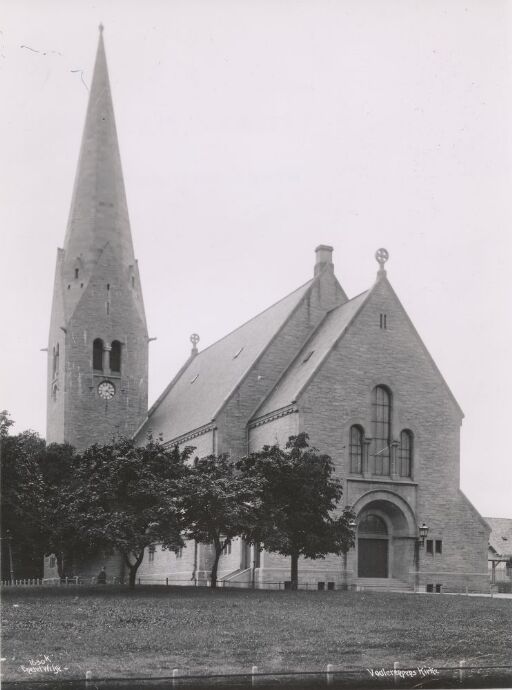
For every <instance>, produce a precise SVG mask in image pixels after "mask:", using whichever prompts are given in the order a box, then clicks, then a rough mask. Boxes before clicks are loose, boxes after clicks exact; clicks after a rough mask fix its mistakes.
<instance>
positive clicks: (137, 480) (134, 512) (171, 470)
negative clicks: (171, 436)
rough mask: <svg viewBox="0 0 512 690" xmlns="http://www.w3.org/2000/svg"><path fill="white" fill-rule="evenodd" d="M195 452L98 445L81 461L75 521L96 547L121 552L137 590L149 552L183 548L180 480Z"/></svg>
mask: <svg viewBox="0 0 512 690" xmlns="http://www.w3.org/2000/svg"><path fill="white" fill-rule="evenodd" d="M191 452H192V448H186V449H185V450H183V451H179V450H178V448H177V447H175V448H173V449H168V448H165V447H164V446H163V445H162V444H161V443H160V442H157V441H153V440H152V439H150V440H149V441H148V443H147V445H146V446H143V447H137V446H135V443H134V442H133V441H132V440H130V439H120V440H118V441H115V442H113V443H112V444H110V445H103V446H100V445H93V446H91V447H90V448H88V449H87V450H85V451H84V453H83V454H82V455H80V456H77V460H76V462H75V467H74V478H73V488H72V491H71V495H70V497H69V516H70V519H71V520H72V521H73V523H74V524H75V526H76V529H77V530H78V533H79V534H80V537H81V538H82V539H84V540H86V541H87V543H88V544H89V546H90V547H91V548H95V549H98V548H103V549H106V550H110V551H114V550H116V551H118V552H119V553H120V554H121V556H122V558H123V560H124V563H125V565H126V566H127V568H128V571H129V585H130V587H131V588H133V587H134V586H135V580H136V575H137V570H138V568H139V566H140V564H141V563H142V560H143V558H144V550H145V548H146V547H148V546H151V545H152V544H155V543H159V544H162V546H163V547H164V548H170V549H177V548H179V547H180V546H183V539H182V537H181V529H182V512H181V511H180V509H179V505H178V502H179V501H178V499H179V497H180V488H179V487H180V480H182V479H183V477H184V476H185V475H186V473H187V471H188V468H187V466H186V461H187V459H188V457H189V456H190V453H191Z"/></svg>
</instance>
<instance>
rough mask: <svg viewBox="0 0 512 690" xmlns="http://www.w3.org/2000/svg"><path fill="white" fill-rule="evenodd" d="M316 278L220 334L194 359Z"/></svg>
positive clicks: (312, 281)
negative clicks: (227, 331)
mask: <svg viewBox="0 0 512 690" xmlns="http://www.w3.org/2000/svg"><path fill="white" fill-rule="evenodd" d="M316 279H317V276H316V277H315V278H311V279H310V280H307V281H306V282H305V283H303V284H302V285H299V287H298V288H296V289H295V290H292V291H291V292H289V293H288V294H287V295H285V296H284V297H281V299H279V300H277V302H274V303H273V304H271V305H270V306H269V307H267V308H266V309H262V311H260V312H258V313H257V314H255V315H254V316H252V317H251V318H250V319H247V321H244V322H243V323H241V324H240V325H239V326H237V327H236V328H233V330H232V331H229V333H226V334H225V335H223V336H222V337H221V338H219V339H218V340H214V341H213V343H210V344H209V345H208V347H205V348H204V350H200V351H199V352H198V353H197V355H196V356H195V357H194V359H197V358H198V357H200V356H201V355H202V354H203V352H206V351H207V350H209V349H210V348H211V347H213V346H214V345H217V343H220V342H222V341H223V340H225V339H226V338H228V337H229V336H230V335H233V333H236V332H237V331H239V330H240V329H241V328H243V327H244V326H247V324H248V323H251V321H254V320H255V319H257V318H258V317H259V316H261V315H262V314H265V312H267V311H270V309H273V308H274V307H276V306H277V305H278V304H280V303H281V302H284V300H285V299H288V297H291V296H292V295H293V294H295V293H296V292H298V291H299V290H302V289H303V288H305V287H306V285H308V284H311V285H312V284H313V283H314V282H315V280H316Z"/></svg>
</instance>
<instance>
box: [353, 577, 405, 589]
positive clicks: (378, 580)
mask: <svg viewBox="0 0 512 690" xmlns="http://www.w3.org/2000/svg"><path fill="white" fill-rule="evenodd" d="M354 584H355V585H356V590H357V591H359V592H413V591H414V588H413V586H412V585H410V584H409V583H408V582H404V581H403V580H397V579H396V578H394V577H358V578H356V579H355V580H354Z"/></svg>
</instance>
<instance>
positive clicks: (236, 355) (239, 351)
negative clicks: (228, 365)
mask: <svg viewBox="0 0 512 690" xmlns="http://www.w3.org/2000/svg"><path fill="white" fill-rule="evenodd" d="M243 349H244V348H243V347H241V348H240V349H239V350H237V351H236V352H235V354H234V355H233V359H236V358H237V357H238V356H239V355H240V354H242V350H243Z"/></svg>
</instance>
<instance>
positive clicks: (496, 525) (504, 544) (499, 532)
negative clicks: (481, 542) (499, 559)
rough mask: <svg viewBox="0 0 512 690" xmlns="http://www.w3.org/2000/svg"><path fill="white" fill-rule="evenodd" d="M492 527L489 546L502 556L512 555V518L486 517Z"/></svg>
mask: <svg viewBox="0 0 512 690" xmlns="http://www.w3.org/2000/svg"><path fill="white" fill-rule="evenodd" d="M484 520H485V521H486V522H487V523H488V524H489V527H490V528H491V534H490V535H489V546H490V547H491V548H492V549H493V550H494V551H495V553H497V554H500V555H501V556H511V557H512V519H510V518H493V517H486V518H484Z"/></svg>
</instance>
